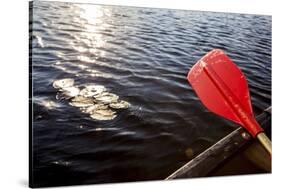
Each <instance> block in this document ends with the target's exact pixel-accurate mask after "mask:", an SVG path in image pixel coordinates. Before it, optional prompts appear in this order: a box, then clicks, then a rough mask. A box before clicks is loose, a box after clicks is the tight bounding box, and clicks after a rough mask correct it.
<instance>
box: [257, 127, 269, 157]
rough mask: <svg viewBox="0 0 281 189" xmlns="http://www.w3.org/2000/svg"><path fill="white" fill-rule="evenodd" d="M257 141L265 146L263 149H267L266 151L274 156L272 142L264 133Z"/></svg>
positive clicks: (260, 134) (258, 136) (259, 135)
mask: <svg viewBox="0 0 281 189" xmlns="http://www.w3.org/2000/svg"><path fill="white" fill-rule="evenodd" d="M257 139H258V140H259V141H260V143H261V144H262V145H263V147H264V148H265V149H266V151H267V152H268V153H269V154H270V156H271V155H272V148H271V141H270V140H269V138H268V137H267V136H266V135H265V134H264V132H261V133H259V134H258V135H257Z"/></svg>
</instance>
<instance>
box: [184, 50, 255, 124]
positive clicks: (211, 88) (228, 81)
mask: <svg viewBox="0 0 281 189" xmlns="http://www.w3.org/2000/svg"><path fill="white" fill-rule="evenodd" d="M206 68H208V70H210V71H211V72H212V73H213V74H214V75H215V76H216V78H217V80H218V81H219V83H221V84H222V86H224V87H223V88H227V90H228V91H229V92H230V93H231V94H232V95H234V96H235V98H236V101H239V102H240V105H241V106H242V108H243V109H244V111H246V112H247V113H248V115H250V116H252V117H253V116H254V115H253V110H252V105H251V100H250V94H249V89H248V84H247V81H246V78H245V76H244V74H243V73H242V71H241V70H240V69H239V68H238V67H237V66H236V65H235V64H234V63H233V62H232V61H231V60H230V58H229V57H228V56H227V55H226V54H225V53H224V52H223V51H222V50H218V49H215V50H213V51H211V52H209V53H208V54H207V55H205V56H204V57H203V58H202V59H201V60H199V61H198V62H197V63H196V64H195V65H194V66H193V67H192V69H191V70H190V71H189V73H188V76H187V79H188V81H189V83H190V84H191V86H192V88H193V89H194V90H195V92H196V94H197V95H198V97H199V98H200V100H201V101H202V103H203V104H204V105H205V106H206V107H207V108H208V109H209V110H210V111H212V112H214V113H216V114H218V115H220V116H222V117H225V118H227V119H229V120H232V121H234V122H236V123H238V124H240V125H243V123H242V122H241V119H240V118H239V117H238V116H237V114H236V113H235V112H234V111H233V107H232V108H231V106H230V103H229V101H227V99H226V98H225V94H223V93H222V91H221V90H220V89H219V88H218V86H217V85H216V83H214V80H213V79H212V77H211V76H210V74H209V73H210V72H209V73H208V72H207V71H206Z"/></svg>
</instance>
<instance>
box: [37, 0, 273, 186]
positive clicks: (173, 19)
mask: <svg viewBox="0 0 281 189" xmlns="http://www.w3.org/2000/svg"><path fill="white" fill-rule="evenodd" d="M32 17H33V20H32V21H31V24H32V26H31V27H32V33H31V37H32V78H33V148H34V151H33V155H34V160H33V168H34V177H33V178H34V185H35V186H53V185H68V184H88V183H108V182H123V181H139V180H152V179H164V178H165V177H166V176H168V175H169V174H171V173H172V172H173V171H174V170H175V169H177V168H179V167H180V166H181V165H183V164H184V163H186V162H187V161H188V160H189V158H190V157H188V156H187V154H186V149H190V148H191V149H192V150H193V151H194V153H195V154H197V153H199V152H201V151H203V150H204V149H206V148H207V147H208V146H210V145H211V144H213V143H215V142H216V141H218V140H219V139H220V138H222V137H223V136H225V135H226V134H228V133H229V132H231V131H232V130H233V129H235V128H236V125H234V124H232V123H230V122H229V121H226V120H224V119H221V118H220V117H218V116H216V115H214V114H212V113H210V112H209V111H208V110H206V109H205V108H204V107H203V105H202V104H201V103H200V101H199V99H198V98H197V97H196V96H195V93H194V91H193V90H192V89H191V86H190V85H189V84H188V83H187V81H186V74H187V72H188V70H189V69H190V68H191V67H192V65H193V64H195V63H196V61H197V60H199V59H200V58H201V57H202V56H203V55H205V54H206V53H207V52H208V51H210V50H212V49H213V48H220V49H223V50H224V51H225V52H226V53H227V54H228V55H229V56H230V57H231V59H233V60H234V62H235V63H236V64H237V65H238V66H239V67H240V68H241V69H242V70H243V72H244V73H245V75H246V77H247V79H248V82H249V88H250V92H251V96H252V101H253V108H254V111H255V114H258V113H260V112H261V111H262V110H263V109H265V108H267V107H268V106H270V105H271V17H270V16H257V15H245V14H229V13H227V14H226V13H212V12H197V11H182V10H163V9H149V8H134V7H117V6H96V5H90V4H70V3H57V2H40V1H35V2H33V15H32ZM63 78H73V79H74V80H75V84H76V85H77V86H83V85H86V84H97V85H104V86H105V87H106V88H107V89H108V91H110V92H112V93H114V94H116V95H118V96H119V97H120V98H122V99H124V100H126V101H127V102H129V103H130V104H131V106H130V107H129V108H128V109H125V110H122V111H120V112H119V113H118V115H117V117H116V118H115V119H113V120H110V121H97V120H93V119H91V118H90V117H89V116H87V115H86V114H84V113H82V112H81V111H79V110H78V109H77V108H75V107H73V106H70V105H69V102H68V101H67V100H58V99H56V94H57V90H56V89H54V88H53V86H52V84H53V82H54V81H55V80H58V79H63Z"/></svg>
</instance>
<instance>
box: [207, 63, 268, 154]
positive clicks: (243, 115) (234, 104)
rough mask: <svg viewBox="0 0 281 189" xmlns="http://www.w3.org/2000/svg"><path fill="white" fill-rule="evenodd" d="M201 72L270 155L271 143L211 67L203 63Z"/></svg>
mask: <svg viewBox="0 0 281 189" xmlns="http://www.w3.org/2000/svg"><path fill="white" fill-rule="evenodd" d="M203 71H204V72H205V73H206V75H207V76H208V77H209V79H210V80H211V81H212V83H213V84H214V85H215V86H216V88H217V89H218V90H219V92H220V94H221V95H222V96H223V98H224V99H225V101H226V103H227V104H228V105H229V106H230V107H231V109H232V111H233V112H234V113H235V115H236V116H237V117H238V118H239V119H240V120H241V122H242V123H243V125H242V126H243V127H244V128H245V129H247V130H248V132H249V133H250V134H251V135H252V136H253V137H254V138H255V137H257V138H258V140H259V141H260V143H261V144H262V145H263V146H264V148H265V149H266V150H267V151H268V152H269V153H270V155H271V151H272V150H271V142H270V140H269V139H268V138H267V137H266V135H265V134H264V133H263V130H262V129H261V127H260V126H259V124H258V122H257V121H256V120H255V118H254V117H253V116H251V115H250V114H249V113H247V112H246V111H245V110H244V108H243V106H242V105H241V103H240V101H239V100H238V99H237V97H236V96H235V95H234V94H233V93H232V91H231V90H230V89H229V88H228V86H227V85H226V84H225V83H224V82H223V80H222V79H221V78H220V77H219V76H218V75H217V74H216V72H215V71H214V70H213V69H212V67H211V66H209V65H207V64H206V63H204V62H203Z"/></svg>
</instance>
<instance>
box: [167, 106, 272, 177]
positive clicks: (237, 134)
mask: <svg viewBox="0 0 281 189" xmlns="http://www.w3.org/2000/svg"><path fill="white" fill-rule="evenodd" d="M269 117H271V107H269V108H267V109H265V110H264V111H263V113H261V114H260V115H259V116H257V121H258V122H259V123H260V125H261V126H262V127H263V129H266V127H268V125H267V124H265V123H266V122H267V121H268V118H269ZM252 141H253V138H252V137H251V136H250V135H249V134H248V133H247V131H246V130H245V129H244V128H242V127H239V128H237V129H235V130H234V131H232V132H231V133H230V134H228V135H227V136H225V137H224V138H222V139H221V140H219V141H218V142H217V143H215V144H214V145H212V146H211V147H209V148H208V149H207V150H205V151H203V152H202V153H201V154H199V155H198V156H196V157H195V158H194V159H192V160H190V161H189V162H188V163H186V164H185V165H183V166H182V167H180V168H179V169H178V170H176V171H175V172H174V173H172V174H171V175H169V176H168V177H167V178H166V179H165V180H171V179H178V178H194V177H204V176H207V175H208V174H209V173H210V172H212V171H213V170H214V169H216V168H217V167H218V166H219V165H221V164H222V163H224V162H225V161H226V160H227V159H228V158H229V157H231V156H233V155H234V154H235V153H236V152H238V151H239V150H240V149H241V148H242V147H244V146H246V145H247V144H250V143H251V142H252Z"/></svg>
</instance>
